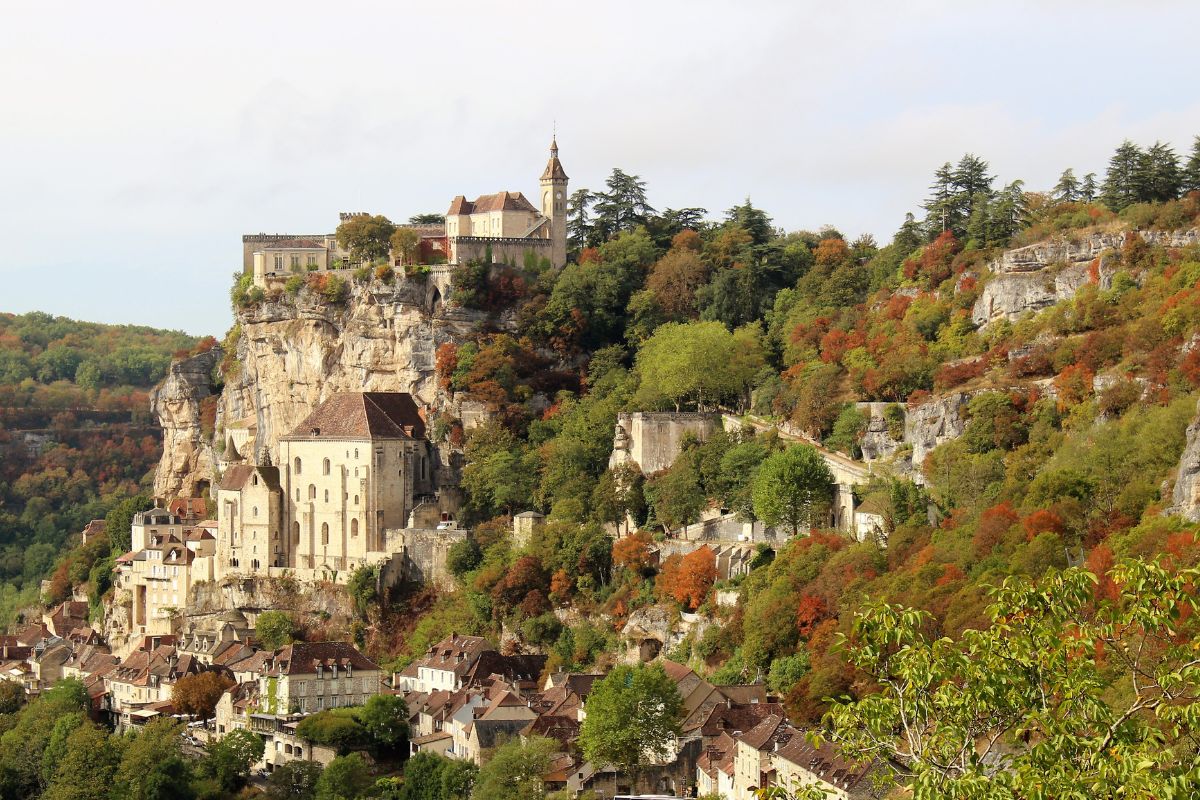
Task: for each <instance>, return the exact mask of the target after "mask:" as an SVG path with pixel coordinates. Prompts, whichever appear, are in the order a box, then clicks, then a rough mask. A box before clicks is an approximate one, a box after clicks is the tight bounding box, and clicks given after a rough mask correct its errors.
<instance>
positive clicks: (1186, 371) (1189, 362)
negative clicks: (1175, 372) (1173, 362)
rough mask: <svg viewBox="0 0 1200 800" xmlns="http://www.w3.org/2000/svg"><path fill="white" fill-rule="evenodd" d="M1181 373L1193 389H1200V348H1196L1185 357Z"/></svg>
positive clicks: (1181, 363) (1181, 364)
mask: <svg viewBox="0 0 1200 800" xmlns="http://www.w3.org/2000/svg"><path fill="white" fill-rule="evenodd" d="M1179 371H1180V372H1181V373H1183V379H1184V380H1186V381H1187V382H1188V384H1189V385H1190V386H1191V387H1192V388H1193V389H1195V388H1197V387H1200V347H1194V348H1192V349H1191V350H1189V351H1188V352H1187V353H1186V354H1185V355H1184V357H1183V360H1182V361H1181V362H1180V363H1179Z"/></svg>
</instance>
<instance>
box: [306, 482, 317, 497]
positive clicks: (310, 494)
mask: <svg viewBox="0 0 1200 800" xmlns="http://www.w3.org/2000/svg"><path fill="white" fill-rule="evenodd" d="M308 499H309V500H316V499H317V487H316V486H313V485H312V484H311V483H310V484H309V485H308Z"/></svg>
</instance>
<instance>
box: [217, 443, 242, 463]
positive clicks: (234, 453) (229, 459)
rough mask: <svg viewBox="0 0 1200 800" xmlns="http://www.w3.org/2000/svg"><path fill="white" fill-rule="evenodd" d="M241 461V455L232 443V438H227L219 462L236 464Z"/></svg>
mask: <svg viewBox="0 0 1200 800" xmlns="http://www.w3.org/2000/svg"><path fill="white" fill-rule="evenodd" d="M241 460H242V454H241V453H239V452H238V449H237V445H235V444H234V443H233V437H232V436H230V437H228V438H227V439H226V440H225V452H224V453H223V454H222V455H221V461H223V462H225V463H226V464H236V463H238V462H239V461H241Z"/></svg>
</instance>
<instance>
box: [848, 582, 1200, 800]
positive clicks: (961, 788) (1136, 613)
mask: <svg viewBox="0 0 1200 800" xmlns="http://www.w3.org/2000/svg"><path fill="white" fill-rule="evenodd" d="M1197 577H1200V572H1197V571H1196V570H1194V569H1186V570H1181V571H1178V572H1176V571H1173V570H1168V569H1165V568H1164V567H1163V566H1161V565H1160V564H1157V563H1152V562H1146V561H1126V562H1123V563H1122V564H1121V565H1119V566H1118V567H1116V568H1115V569H1114V570H1113V571H1112V572H1111V573H1110V574H1109V575H1102V576H1096V575H1094V574H1092V573H1090V572H1087V571H1084V570H1079V569H1071V570H1067V571H1065V572H1061V573H1050V574H1048V575H1047V576H1046V577H1045V578H1044V579H1043V580H1042V581H1040V582H1033V581H1030V580H1028V579H1009V580H1007V581H1005V582H1004V583H1003V584H1002V585H1001V586H1000V587H999V588H997V589H995V590H994V591H993V592H992V601H993V605H992V606H991V608H990V610H989V618H990V624H989V625H987V626H986V627H984V628H982V629H979V630H969V631H966V632H965V633H963V634H962V636H961V637H960V638H959V640H958V641H952V640H950V639H946V638H935V637H930V636H929V635H928V633H927V624H928V615H927V614H925V613H923V612H920V611H916V610H913V609H910V608H904V607H902V606H897V605H888V604H878V603H876V604H871V605H869V606H867V607H866V608H865V609H864V610H863V611H861V612H860V613H859V614H857V615H856V616H855V621H854V630H853V636H852V638H848V639H846V641H845V644H846V646H847V655H848V657H849V659H850V661H851V663H852V664H854V665H855V666H856V667H857V668H858V669H860V670H862V671H863V672H864V673H865V674H867V675H869V676H871V677H872V678H873V679H874V680H875V681H876V682H877V683H878V685H879V686H880V687H881V691H880V692H878V693H875V694H870V695H867V696H865V697H863V698H861V699H859V700H858V701H856V702H851V703H846V704H840V705H835V706H834V707H833V708H832V710H831V711H830V713H829V716H828V722H829V725H830V727H831V730H832V738H833V739H834V740H835V741H837V742H838V743H839V744H840V746H841V747H842V748H843V751H844V752H847V753H848V754H850V755H851V756H859V757H862V756H866V757H869V758H876V757H878V756H880V755H884V756H886V757H887V759H888V760H887V762H886V763H889V764H894V765H895V767H896V770H897V773H898V775H897V776H898V777H899V778H902V779H903V780H905V782H906V783H908V784H909V786H910V789H911V791H912V792H913V796H914V797H918V798H922V797H951V798H954V797H961V798H977V797H978V798H983V797H987V798H992V797H1004V798H1007V797H1029V796H1045V797H1063V796H1072V795H1074V794H1076V793H1077V792H1078V791H1079V790H1080V788H1081V787H1088V789H1087V792H1088V794H1089V795H1090V796H1099V797H1110V796H1138V797H1175V796H1180V795H1179V794H1178V793H1177V789H1176V787H1178V786H1180V785H1181V782H1185V781H1190V780H1191V778H1192V776H1193V775H1194V771H1195V770H1196V769H1197V766H1198V765H1197V762H1196V759H1195V755H1194V754H1193V753H1190V752H1189V749H1176V748H1175V747H1173V745H1174V743H1176V742H1180V741H1181V740H1184V739H1187V738H1188V737H1190V736H1192V735H1193V731H1194V729H1195V726H1196V724H1197V723H1196V720H1197V719H1200V717H1198V716H1197V713H1196V711H1197V709H1196V707H1195V706H1196V703H1197V702H1198V701H1197V699H1196V698H1197V697H1200V666H1198V665H1197V663H1196V660H1195V658H1194V651H1195V649H1196V648H1197V647H1200V638H1197V631H1196V627H1195V624H1194V622H1191V621H1189V622H1186V623H1184V622H1182V620H1183V619H1184V617H1183V616H1182V614H1184V613H1192V612H1194V610H1195V608H1196V604H1197V600H1196V597H1195V595H1194V593H1193V592H1192V591H1191V590H1190V586H1191V585H1192V583H1193V582H1194V581H1195V580H1196V578H1197ZM1109 579H1111V580H1112V581H1114V582H1115V583H1113V584H1107V585H1109V586H1111V589H1105V588H1103V587H1104V586H1105V585H1106V584H1105V583H1104V582H1105V581H1107V580H1109ZM1101 591H1103V593H1104V594H1103V595H1102V596H1105V597H1107V598H1108V599H1106V600H1105V601H1104V602H1102V603H1100V604H1099V606H1098V607H1097V606H1095V603H1096V597H1097V593H1098V592H1101ZM1185 609H1187V612H1185V611H1184V610H1185ZM1081 642H1084V643H1086V645H1085V646H1083V647H1080V646H1079V643H1081ZM1151 642H1153V643H1154V644H1153V645H1151V646H1148V645H1149V643H1151ZM1131 686H1134V687H1137V688H1136V690H1135V691H1129V687H1131Z"/></svg>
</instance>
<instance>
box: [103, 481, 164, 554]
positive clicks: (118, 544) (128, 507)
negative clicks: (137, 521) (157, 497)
mask: <svg viewBox="0 0 1200 800" xmlns="http://www.w3.org/2000/svg"><path fill="white" fill-rule="evenodd" d="M153 507H154V503H153V502H152V501H151V500H150V498H149V497H147V496H146V495H144V494H139V495H136V496H134V497H130V498H128V499H126V500H122V501H121V502H119V503H117V504H116V505H115V506H113V508H112V510H110V511H109V512H108V514H107V515H105V517H104V529H105V530H106V531H107V532H108V535H109V538H110V539H111V541H112V549H113V551H114V552H116V553H119V554H123V553H125V552H126V551H127V550H129V548H130V547H131V546H132V545H131V544H130V536H131V535H132V534H131V531H130V526H131V525H132V524H133V515H134V514H138V513H140V512H142V511H149V510H150V509H151V508H153Z"/></svg>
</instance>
